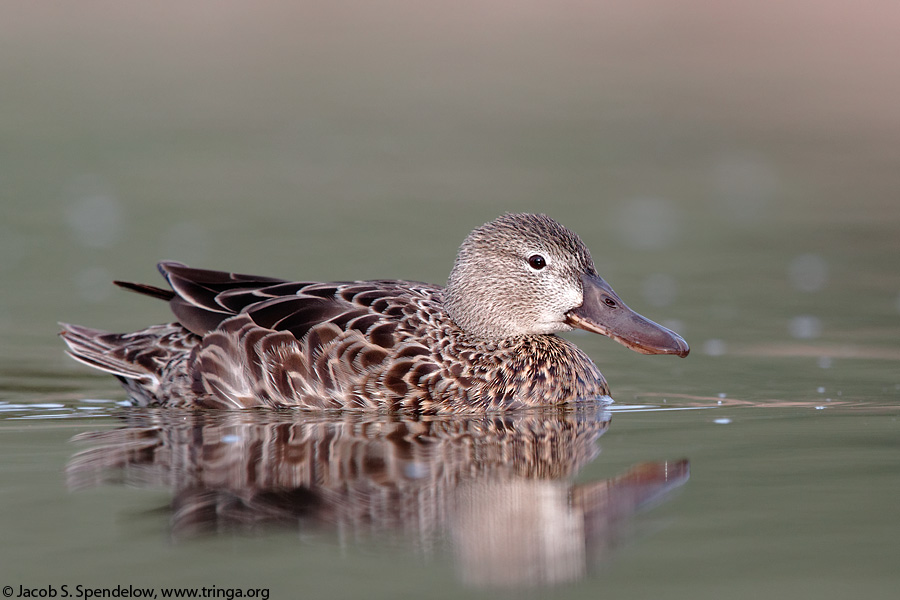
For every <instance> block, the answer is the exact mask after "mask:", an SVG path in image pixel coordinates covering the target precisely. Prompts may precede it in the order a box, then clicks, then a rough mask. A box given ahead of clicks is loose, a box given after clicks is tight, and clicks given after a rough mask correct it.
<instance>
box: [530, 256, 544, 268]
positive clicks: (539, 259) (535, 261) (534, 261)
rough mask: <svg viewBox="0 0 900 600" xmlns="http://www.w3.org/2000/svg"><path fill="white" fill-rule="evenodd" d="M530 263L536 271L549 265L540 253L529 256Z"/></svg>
mask: <svg viewBox="0 0 900 600" xmlns="http://www.w3.org/2000/svg"><path fill="white" fill-rule="evenodd" d="M528 264H529V265H531V268H532V269H534V270H535V271H539V270H541V269H543V268H544V267H546V266H547V261H546V260H545V259H544V257H543V256H541V255H540V254H533V255H531V256H530V257H529V258H528Z"/></svg>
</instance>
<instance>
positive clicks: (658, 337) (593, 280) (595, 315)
mask: <svg viewBox="0 0 900 600" xmlns="http://www.w3.org/2000/svg"><path fill="white" fill-rule="evenodd" d="M581 281H582V283H583V286H584V301H583V302H582V304H581V306H579V307H578V308H575V309H573V310H570V311H569V312H568V314H567V315H566V317H567V321H568V323H569V325H571V326H572V327H577V328H579V329H584V330H586V331H591V332H593V333H599V334H600V335H605V336H608V337H611V338H612V339H614V340H616V341H617V342H619V343H620V344H622V345H623V346H625V347H627V348H631V349H632V350H634V351H635V352H640V353H641V354H675V355H677V356H681V357H685V356H687V355H688V352H690V351H691V349H690V348H689V347H688V344H687V342H686V341H684V338H683V337H681V336H680V335H678V334H677V333H675V332H674V331H672V330H671V329H667V328H666V327H663V326H662V325H659V324H658V323H654V322H653V321H651V320H650V319H648V318H646V317H643V316H641V315H639V314H638V313H636V312H634V311H633V310H631V309H630V308H628V306H626V305H625V303H624V302H622V300H621V299H620V298H619V296H618V295H617V294H616V293H615V292H614V291H613V289H612V288H611V287H609V284H608V283H606V282H605V281H604V280H603V278H601V277H598V276H597V275H582V276H581Z"/></svg>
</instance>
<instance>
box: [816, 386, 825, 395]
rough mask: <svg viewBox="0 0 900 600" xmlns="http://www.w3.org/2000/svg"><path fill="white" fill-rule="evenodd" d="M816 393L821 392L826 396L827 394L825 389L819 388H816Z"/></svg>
mask: <svg viewBox="0 0 900 600" xmlns="http://www.w3.org/2000/svg"><path fill="white" fill-rule="evenodd" d="M816 391H817V392H819V393H820V394H824V393H825V388H823V387H821V386H819V387H817V388H816Z"/></svg>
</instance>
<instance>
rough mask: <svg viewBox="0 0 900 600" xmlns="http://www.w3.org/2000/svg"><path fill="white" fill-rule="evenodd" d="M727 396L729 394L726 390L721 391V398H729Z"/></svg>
mask: <svg viewBox="0 0 900 600" xmlns="http://www.w3.org/2000/svg"><path fill="white" fill-rule="evenodd" d="M727 397H728V394H726V393H725V392H719V398H727Z"/></svg>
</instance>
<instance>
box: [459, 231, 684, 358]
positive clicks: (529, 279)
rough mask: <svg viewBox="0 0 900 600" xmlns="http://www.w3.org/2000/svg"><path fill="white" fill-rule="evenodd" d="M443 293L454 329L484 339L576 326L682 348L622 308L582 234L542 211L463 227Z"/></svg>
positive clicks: (631, 343)
mask: <svg viewBox="0 0 900 600" xmlns="http://www.w3.org/2000/svg"><path fill="white" fill-rule="evenodd" d="M444 301H445V304H446V307H447V311H448V313H449V314H450V318H452V319H453V321H454V322H455V323H456V324H457V325H458V326H459V327H460V328H461V329H463V330H464V331H466V332H467V333H469V334H470V335H473V336H477V337H482V338H486V339H497V338H505V337H511V336H516V335H532V334H544V333H553V332H557V331H568V330H570V329H573V328H575V327H577V328H579V329H585V330H587V331H592V332H594V333H599V334H601V335H606V336H609V337H611V338H612V339H614V340H616V341H617V342H619V343H621V344H623V345H625V346H627V347H628V348H631V349H632V350H635V351H637V352H641V353H643V354H676V355H678V356H687V354H688V351H689V348H688V345H687V342H685V341H684V339H683V338H682V337H681V336H680V335H678V334H677V333H675V332H674V331H671V330H669V329H666V328H665V327H663V326H662V325H658V324H656V323H654V322H653V321H651V320H649V319H647V318H645V317H642V316H641V315H639V314H638V313H636V312H634V311H633V310H631V309H630V308H628V306H626V305H625V303H624V302H622V300H621V299H620V298H619V296H618V295H617V294H616V293H615V292H614V291H613V290H612V288H611V287H610V286H609V284H608V283H606V282H605V281H604V280H603V279H602V278H601V277H600V276H599V275H598V274H597V270H596V268H595V267H594V261H593V260H591V253H590V252H589V251H588V249H587V248H586V247H585V245H584V243H582V241H581V239H580V238H579V237H578V236H577V235H576V234H575V233H573V232H572V231H570V230H569V229H567V228H565V227H563V226H562V225H560V224H559V223H557V222H556V221H554V220H553V219H551V218H550V217H548V216H546V215H532V214H507V215H503V216H502V217H500V218H498V219H495V220H494V221H491V222H490V223H486V224H485V225H482V226H481V227H479V228H478V229H476V230H475V231H473V232H472V233H470V234H469V236H468V237H467V238H466V240H465V241H464V242H463V243H462V246H460V248H459V254H458V255H457V257H456V263H455V264H454V265H453V270H452V271H451V272H450V279H449V281H448V282H447V288H446V290H445V292H444Z"/></svg>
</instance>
